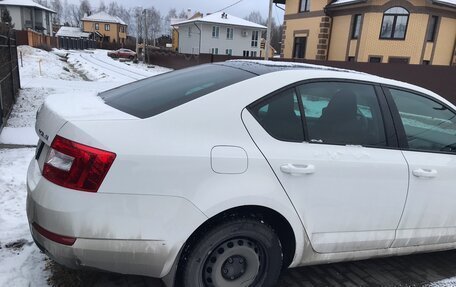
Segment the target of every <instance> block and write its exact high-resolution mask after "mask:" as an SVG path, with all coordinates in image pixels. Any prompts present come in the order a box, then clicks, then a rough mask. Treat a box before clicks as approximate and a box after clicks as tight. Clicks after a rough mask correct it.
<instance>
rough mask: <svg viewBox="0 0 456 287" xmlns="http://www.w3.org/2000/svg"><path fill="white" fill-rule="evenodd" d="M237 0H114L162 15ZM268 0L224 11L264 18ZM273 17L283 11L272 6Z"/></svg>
mask: <svg viewBox="0 0 456 287" xmlns="http://www.w3.org/2000/svg"><path fill="white" fill-rule="evenodd" d="M89 1H90V2H91V4H92V6H94V7H97V6H98V4H99V2H100V0H89ZM238 1H239V0H130V1H121V0H116V2H117V3H119V4H122V5H124V6H125V7H135V6H143V7H150V6H154V7H155V8H156V9H158V10H159V11H160V13H161V15H162V16H166V14H168V11H169V9H171V8H176V9H177V11H178V13H179V12H180V11H181V10H182V9H185V10H186V9H187V8H190V9H192V11H200V12H203V13H205V14H206V13H210V12H215V11H218V10H221V9H223V8H225V7H228V6H230V5H232V4H234V3H236V2H238ZM68 2H72V3H75V4H76V3H79V0H69V1H68ZM104 2H105V4H106V5H108V3H109V2H112V1H111V0H104ZM268 7H269V1H268V0H242V1H241V2H240V3H238V4H236V5H234V6H233V7H231V8H228V9H225V10H224V11H225V12H227V13H229V14H232V15H234V16H238V17H241V18H244V17H245V16H247V15H248V14H250V12H252V11H260V12H261V14H262V15H263V17H264V18H266V17H267V15H268ZM273 7H274V8H273V9H274V10H273V17H274V18H275V19H276V22H280V23H282V22H283V12H282V10H280V9H278V8H276V7H275V6H273Z"/></svg>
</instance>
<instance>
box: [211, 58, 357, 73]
mask: <svg viewBox="0 0 456 287" xmlns="http://www.w3.org/2000/svg"><path fill="white" fill-rule="evenodd" d="M214 64H215V65H222V66H227V67H232V68H236V69H240V70H244V71H247V72H250V73H252V74H255V75H258V76H260V75H264V74H268V73H273V72H279V71H286V70H321V71H333V72H345V73H354V74H365V73H362V72H358V71H353V70H347V69H340V68H334V67H328V66H323V65H312V64H304V63H294V62H281V61H264V60H229V61H226V62H220V63H214Z"/></svg>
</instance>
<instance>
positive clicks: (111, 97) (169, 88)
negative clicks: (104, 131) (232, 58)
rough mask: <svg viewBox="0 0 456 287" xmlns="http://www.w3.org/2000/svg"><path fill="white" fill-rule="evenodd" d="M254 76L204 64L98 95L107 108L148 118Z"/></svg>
mask: <svg viewBox="0 0 456 287" xmlns="http://www.w3.org/2000/svg"><path fill="white" fill-rule="evenodd" d="M254 76H256V75H255V74H253V73H250V72H247V71H244V70H240V69H236V68H232V67H227V66H223V65H218V64H207V65H201V66H196V67H192V68H187V69H183V70H178V71H174V72H170V73H166V74H162V75H158V76H155V77H150V78H147V79H144V80H141V81H137V82H134V83H131V84H127V85H124V86H121V87H118V88H115V89H113V90H109V91H106V92H103V93H101V94H100V96H101V97H102V98H103V99H104V100H105V102H106V104H107V105H109V106H111V107H114V108H116V109H118V110H121V111H123V112H126V113H128V114H131V115H133V116H136V117H139V118H148V117H152V116H155V115H157V114H160V113H162V112H164V111H167V110H169V109H172V108H174V107H177V106H179V105H182V104H184V103H187V102H189V101H192V100H194V99H196V98H199V97H201V96H204V95H207V94H209V93H211V92H213V91H216V90H219V89H221V88H224V87H227V86H230V85H232V84H234V83H237V82H240V81H243V80H246V79H249V78H252V77H254Z"/></svg>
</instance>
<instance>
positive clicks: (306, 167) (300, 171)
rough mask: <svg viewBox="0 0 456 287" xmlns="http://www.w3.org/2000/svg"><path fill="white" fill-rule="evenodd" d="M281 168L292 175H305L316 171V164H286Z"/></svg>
mask: <svg viewBox="0 0 456 287" xmlns="http://www.w3.org/2000/svg"><path fill="white" fill-rule="evenodd" d="M280 170H281V171H282V172H283V173H287V174H291V175H295V176H298V175H304V174H312V173H314V172H315V166H314V165H312V164H291V163H288V164H285V165H282V166H281V167H280Z"/></svg>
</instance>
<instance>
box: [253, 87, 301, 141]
mask: <svg viewBox="0 0 456 287" xmlns="http://www.w3.org/2000/svg"><path fill="white" fill-rule="evenodd" d="M250 112H251V113H252V115H253V116H254V117H255V118H256V119H257V120H258V122H259V123H260V124H261V125H262V126H263V128H264V129H265V130H266V131H267V132H268V133H269V134H270V135H271V136H272V137H274V138H276V139H278V140H282V141H291V142H303V141H304V132H303V129H302V121H301V112H300V109H299V103H298V96H297V94H296V90H295V89H289V90H286V91H283V92H281V93H278V94H277V95H275V96H273V97H271V98H268V99H266V100H265V101H262V102H261V103H259V104H257V105H255V106H253V107H252V108H250Z"/></svg>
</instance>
